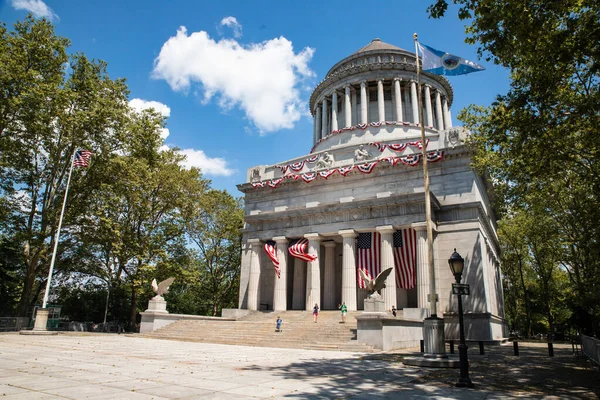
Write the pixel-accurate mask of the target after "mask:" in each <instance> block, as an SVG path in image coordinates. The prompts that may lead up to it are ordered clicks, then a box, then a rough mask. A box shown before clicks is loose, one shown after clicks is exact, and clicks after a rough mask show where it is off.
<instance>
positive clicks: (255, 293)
mask: <svg viewBox="0 0 600 400" xmlns="http://www.w3.org/2000/svg"><path fill="white" fill-rule="evenodd" d="M248 243H249V244H250V246H252V251H251V252H252V255H251V257H252V258H251V259H250V279H249V282H248V310H253V311H256V310H259V309H260V287H259V283H260V252H261V250H262V245H261V243H260V240H259V239H249V240H248Z"/></svg>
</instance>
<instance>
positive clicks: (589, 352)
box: [581, 335, 600, 365]
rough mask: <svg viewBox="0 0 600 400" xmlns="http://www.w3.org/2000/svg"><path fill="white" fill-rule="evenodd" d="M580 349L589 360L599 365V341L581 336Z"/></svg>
mask: <svg viewBox="0 0 600 400" xmlns="http://www.w3.org/2000/svg"><path fill="white" fill-rule="evenodd" d="M581 349H582V351H583V354H585V355H586V356H587V357H588V358H589V359H590V360H592V361H593V362H595V363H596V364H598V365H600V340H598V339H595V338H593V337H591V336H585V335H581Z"/></svg>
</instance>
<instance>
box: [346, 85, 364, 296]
mask: <svg viewBox="0 0 600 400" xmlns="http://www.w3.org/2000/svg"><path fill="white" fill-rule="evenodd" d="M367 106H368V103H367V81H362V82H361V83H360V123H361V124H366V123H367V121H368V120H367ZM346 305H348V303H346Z"/></svg>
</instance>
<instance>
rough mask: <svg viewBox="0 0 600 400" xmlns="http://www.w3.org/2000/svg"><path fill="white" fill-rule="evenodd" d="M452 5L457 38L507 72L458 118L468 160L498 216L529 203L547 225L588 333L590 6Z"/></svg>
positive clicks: (595, 117)
mask: <svg viewBox="0 0 600 400" xmlns="http://www.w3.org/2000/svg"><path fill="white" fill-rule="evenodd" d="M449 3H450V2H449V1H446V0H438V1H437V2H436V3H435V4H433V5H432V6H431V7H430V8H429V11H430V15H431V16H433V17H435V18H439V17H442V16H443V15H444V14H445V13H446V12H447V11H448V9H449V8H448V6H449ZM452 3H454V4H455V5H458V15H459V17H460V18H461V19H463V20H466V21H468V23H470V25H468V26H467V27H466V33H467V35H468V36H467V39H466V41H467V42H468V43H472V44H477V45H478V46H479V48H478V51H479V54H480V55H481V56H482V57H485V58H486V59H487V60H491V61H493V62H494V63H496V64H498V65H501V66H503V67H506V68H508V69H509V70H510V77H511V85H510V90H509V92H508V93H506V94H503V95H499V96H498V97H497V99H496V101H495V102H494V104H492V106H491V107H489V108H482V107H477V106H471V107H469V108H468V109H467V110H464V111H463V112H461V115H460V116H459V118H460V119H461V120H463V121H464V122H465V125H466V126H467V127H468V128H469V129H471V131H472V144H473V145H474V148H475V149H476V151H477V155H476V158H475V164H476V166H477V167H478V168H480V169H481V170H482V171H485V172H486V173H487V174H489V175H490V176H491V178H492V181H493V182H495V184H496V185H495V186H496V189H497V190H498V192H499V193H500V194H501V196H502V197H501V198H502V200H504V204H503V205H502V206H501V207H499V209H498V211H499V214H500V215H503V214H504V213H505V212H506V211H507V210H511V209H513V208H514V207H520V208H523V209H537V210H540V212H543V214H544V216H545V217H547V218H548V219H549V220H551V221H552V222H553V223H552V229H554V230H555V233H556V237H555V242H554V248H555V249H556V251H557V253H558V254H557V257H558V258H559V261H560V263H561V267H562V269H563V270H564V271H566V272H567V274H568V276H569V279H570V282H571V288H572V289H573V295H574V296H575V298H574V303H576V306H575V307H576V308H577V309H578V312H579V313H580V314H586V313H587V314H588V315H589V316H590V318H589V320H590V321H591V323H590V324H589V325H586V326H581V329H583V330H584V331H586V332H588V333H593V332H595V333H596V334H598V333H599V332H600V326H599V322H598V321H600V306H599V304H600V246H599V243H598V237H599V235H600V209H599V208H598V207H597V204H598V202H599V201H600V179H599V178H600V163H599V162H598V149H599V147H600V136H599V135H598V134H597V127H598V126H599V123H600V75H599V66H598V60H599V59H600V18H599V16H600V4H599V3H598V2H596V1H590V0H583V1H579V0H578V1H575V0H567V1H558V2H547V1H541V0H535V1H528V2H514V1H513V2H505V1H503V2H500V1H494V0H481V1H477V0H453V1H452ZM532 193H533V194H536V195H535V196H531V194H532ZM538 215H539V216H541V215H540V214H538ZM543 220H544V221H545V220H546V219H543ZM536 223H540V222H538V221H536ZM542 254H547V253H546V251H545V250H544V251H542ZM544 258H545V255H544ZM552 280H554V279H553V278H552V279H550V281H552ZM549 283H550V282H549ZM580 320H581V321H583V320H587V318H580Z"/></svg>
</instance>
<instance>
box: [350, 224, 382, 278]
mask: <svg viewBox="0 0 600 400" xmlns="http://www.w3.org/2000/svg"><path fill="white" fill-rule="evenodd" d="M356 242H357V245H358V246H357V247H358V269H361V270H362V271H363V272H364V273H365V274H366V275H367V276H368V277H369V278H371V279H372V278H374V277H376V276H377V275H379V272H381V271H380V270H381V234H380V233H378V232H369V233H359V234H358V238H356ZM358 269H357V270H356V274H357V275H358V287H360V288H361V289H364V288H365V287H366V286H365V281H364V280H363V279H362V277H361V276H360V272H358Z"/></svg>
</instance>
